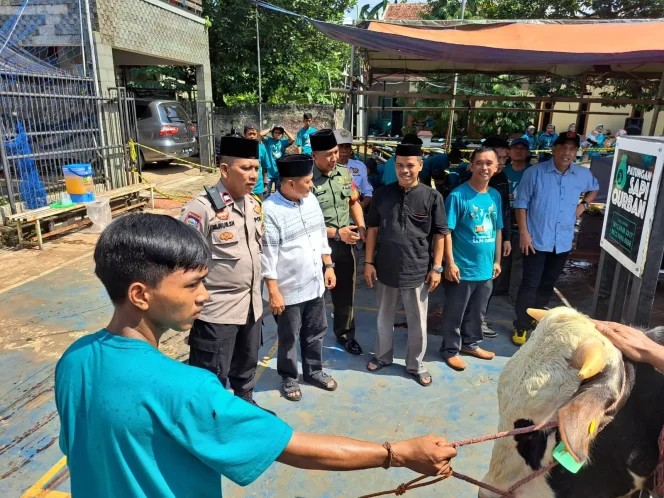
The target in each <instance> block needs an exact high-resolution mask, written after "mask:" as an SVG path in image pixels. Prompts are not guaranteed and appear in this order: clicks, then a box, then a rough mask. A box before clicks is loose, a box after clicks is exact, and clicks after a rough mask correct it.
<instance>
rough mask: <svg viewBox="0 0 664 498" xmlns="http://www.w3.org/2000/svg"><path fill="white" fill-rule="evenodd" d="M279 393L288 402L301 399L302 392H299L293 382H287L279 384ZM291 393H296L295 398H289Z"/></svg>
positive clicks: (298, 387) (297, 385)
mask: <svg viewBox="0 0 664 498" xmlns="http://www.w3.org/2000/svg"><path fill="white" fill-rule="evenodd" d="M281 392H282V393H283V394H284V398H286V399H287V400H288V401H300V400H301V399H302V391H300V385H299V384H298V383H297V382H296V381H294V380H289V381H288V382H282V383H281ZM291 393H297V394H296V395H295V396H289V394H291Z"/></svg>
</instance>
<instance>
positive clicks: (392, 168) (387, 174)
mask: <svg viewBox="0 0 664 498" xmlns="http://www.w3.org/2000/svg"><path fill="white" fill-rule="evenodd" d="M380 181H381V182H382V183H383V185H389V184H390V183H396V182H398V181H399V179H398V178H397V165H396V162H395V159H394V156H392V157H390V158H389V159H388V160H387V162H386V163H385V164H384V165H383V172H382V176H381V180H380Z"/></svg>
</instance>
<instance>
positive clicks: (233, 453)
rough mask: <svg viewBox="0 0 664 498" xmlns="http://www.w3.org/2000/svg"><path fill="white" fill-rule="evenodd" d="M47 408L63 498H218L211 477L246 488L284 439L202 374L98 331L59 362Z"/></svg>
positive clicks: (257, 412) (275, 423)
mask: <svg viewBox="0 0 664 498" xmlns="http://www.w3.org/2000/svg"><path fill="white" fill-rule="evenodd" d="M55 402H56V406H57V409H58V415H59V416H60V449H61V450H62V452H63V453H64V454H65V455H66V456H67V465H68V466H69V472H70V475H71V491H72V496H94V497H95V498H106V497H108V498H117V497H120V496H132V497H139V496H159V497H182V496H192V497H193V496H195V497H197V498H201V497H206V498H207V497H210V498H220V497H221V476H224V477H227V478H228V479H230V480H232V481H233V482H235V483H237V484H239V485H241V486H245V485H247V484H249V483H251V482H252V481H254V480H255V479H256V478H257V477H258V476H260V475H261V474H262V473H263V472H264V471H265V470H266V469H267V468H268V467H269V466H270V465H271V464H272V462H274V461H275V460H276V459H277V458H278V457H279V455H280V454H281V453H282V451H283V450H284V448H285V447H286V445H287V444H288V442H289V441H290V439H291V436H292V434H293V431H292V429H291V428H290V427H289V426H288V425H287V424H286V423H285V422H283V421H281V420H280V419H278V418H277V417H275V416H273V415H271V414H269V413H267V412H265V411H263V410H261V409H260V408H257V407H255V406H253V405H251V404H249V403H247V402H245V401H243V400H241V399H240V398H238V397H235V396H233V395H232V394H231V393H229V392H228V391H226V389H224V387H223V386H222V385H221V383H220V382H219V380H218V379H217V377H216V376H215V375H214V374H212V373H210V372H208V371H207V370H204V369H201V368H196V367H191V366H189V365H185V364H184V363H180V362H179V361H176V360H173V359H171V358H169V357H167V356H166V355H164V354H163V353H161V352H160V351H159V350H158V349H156V348H154V347H152V346H151V345H150V344H148V343H147V342H143V341H139V340H137V339H128V338H125V337H120V336H116V335H113V334H111V333H109V332H107V331H106V330H103V329H102V330H101V331H99V332H97V333H95V334H91V335H88V336H85V337H82V338H81V339H79V340H77V341H76V342H75V343H74V344H72V345H71V346H70V347H69V349H67V351H66V352H65V354H64V355H63V356H62V358H60V361H59V362H58V364H57V367H56V370H55Z"/></svg>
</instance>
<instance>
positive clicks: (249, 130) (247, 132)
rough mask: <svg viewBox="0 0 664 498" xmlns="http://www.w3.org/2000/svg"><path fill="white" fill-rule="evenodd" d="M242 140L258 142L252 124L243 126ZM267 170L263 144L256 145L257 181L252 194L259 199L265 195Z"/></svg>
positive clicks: (265, 151) (255, 130)
mask: <svg viewBox="0 0 664 498" xmlns="http://www.w3.org/2000/svg"><path fill="white" fill-rule="evenodd" d="M244 138H248V139H250V140H258V128H256V126H254V125H253V124H246V125H244ZM267 170H268V158H267V150H265V146H264V145H263V144H258V180H256V186H255V187H254V190H253V193H254V194H256V195H257V196H260V197H261V198H262V197H263V194H264V193H265V184H267Z"/></svg>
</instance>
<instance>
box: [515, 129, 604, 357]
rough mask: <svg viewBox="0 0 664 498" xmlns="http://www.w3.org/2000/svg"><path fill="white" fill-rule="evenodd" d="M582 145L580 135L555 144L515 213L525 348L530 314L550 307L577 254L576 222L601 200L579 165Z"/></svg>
mask: <svg viewBox="0 0 664 498" xmlns="http://www.w3.org/2000/svg"><path fill="white" fill-rule="evenodd" d="M579 145H580V140H579V135H577V134H576V133H575V132H573V131H570V132H566V133H562V134H561V135H560V136H558V138H556V140H555V141H554V143H553V149H552V153H553V157H552V158H551V159H549V160H548V161H545V162H543V163H539V164H537V165H535V166H532V167H530V168H528V169H527V170H526V171H525V172H524V173H523V178H522V180H521V182H520V183H519V189H518V191H517V197H516V200H515V201H514V209H515V211H516V220H517V224H518V225H519V246H520V248H521V251H522V252H523V277H522V279H521V286H520V287H519V293H518V294H517V298H516V304H515V306H514V311H515V312H516V320H515V321H514V334H513V336H512V342H514V344H517V345H522V344H525V342H526V338H527V333H528V332H529V331H530V330H532V329H533V328H534V327H533V324H532V323H531V319H530V317H529V315H528V313H527V309H528V308H544V307H545V306H546V305H547V304H548V303H549V299H551V295H552V294H553V286H554V285H555V283H556V280H558V277H559V276H560V274H561V273H562V271H563V268H564V267H565V262H566V261H567V256H568V255H569V251H570V250H571V249H572V240H573V239H574V225H575V223H576V219H577V218H578V217H579V216H581V214H582V213H583V212H584V211H585V210H586V209H587V208H588V204H589V203H591V202H592V201H593V200H594V199H595V197H597V191H598V190H599V183H598V182H597V180H596V179H595V177H594V176H593V175H592V173H591V172H590V170H589V169H586V168H584V167H582V166H577V165H576V164H573V161H574V159H575V158H576V153H577V151H578V150H579ZM584 193H585V195H584V196H583V198H582V199H581V195H582V194H584ZM580 199H581V200H580Z"/></svg>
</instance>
